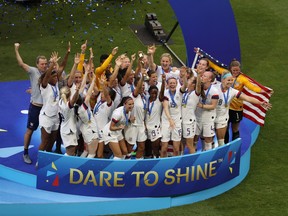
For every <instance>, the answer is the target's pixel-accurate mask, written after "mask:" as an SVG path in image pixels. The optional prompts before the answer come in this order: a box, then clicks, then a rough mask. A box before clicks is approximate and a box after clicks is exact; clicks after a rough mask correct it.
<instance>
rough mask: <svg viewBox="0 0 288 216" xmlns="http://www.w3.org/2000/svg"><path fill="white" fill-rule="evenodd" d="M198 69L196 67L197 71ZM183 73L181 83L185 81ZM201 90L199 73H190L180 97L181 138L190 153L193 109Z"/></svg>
mask: <svg viewBox="0 0 288 216" xmlns="http://www.w3.org/2000/svg"><path fill="white" fill-rule="evenodd" d="M199 70H200V69H198V71H199ZM185 77H186V75H185V74H184V76H183V78H182V80H183V84H184V83H185ZM200 92H201V80H200V75H199V76H197V78H196V77H194V75H193V73H190V77H189V79H188V86H187V89H186V91H185V93H184V94H183V99H182V130H183V138H184V139H185V141H186V146H187V148H188V150H189V153H190V154H193V153H195V148H196V146H195V145H194V136H195V130H196V116H195V110H196V108H197V104H198V101H199V96H200Z"/></svg>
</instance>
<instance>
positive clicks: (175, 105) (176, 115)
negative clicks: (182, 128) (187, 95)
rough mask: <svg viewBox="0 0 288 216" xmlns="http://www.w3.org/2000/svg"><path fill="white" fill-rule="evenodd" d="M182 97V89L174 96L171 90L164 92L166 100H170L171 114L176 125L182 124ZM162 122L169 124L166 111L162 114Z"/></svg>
mask: <svg viewBox="0 0 288 216" xmlns="http://www.w3.org/2000/svg"><path fill="white" fill-rule="evenodd" d="M182 96H183V95H182V93H181V91H180V89H179V90H176V92H175V94H174V95H173V94H172V93H171V92H170V90H169V89H167V90H165V92H164V100H168V102H169V106H168V107H169V108H168V109H169V113H170V115H171V117H172V119H173V120H174V122H175V124H178V123H181V105H182ZM162 121H163V122H165V124H166V123H167V122H169V121H168V119H167V116H166V114H165V112H164V111H163V113H162Z"/></svg>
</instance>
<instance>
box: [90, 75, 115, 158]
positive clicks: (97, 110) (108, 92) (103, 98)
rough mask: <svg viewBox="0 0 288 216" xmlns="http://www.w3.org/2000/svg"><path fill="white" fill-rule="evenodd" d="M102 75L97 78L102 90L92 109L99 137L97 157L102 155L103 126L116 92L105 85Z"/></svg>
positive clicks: (112, 106)
mask: <svg viewBox="0 0 288 216" xmlns="http://www.w3.org/2000/svg"><path fill="white" fill-rule="evenodd" d="M104 77H105V76H103V75H102V76H101V79H99V85H100V87H101V89H102V92H101V93H100V97H98V99H97V101H96V104H95V106H94V109H93V116H94V119H95V122H96V126H97V133H98V139H99V143H98V149H97V158H103V157H104V155H103V153H104V139H103V128H104V127H105V125H106V124H107V123H108V122H109V120H110V119H111V115H112V112H113V110H114V99H115V96H116V92H115V91H114V90H113V89H111V88H110V87H108V86H107V84H106V81H105V80H104Z"/></svg>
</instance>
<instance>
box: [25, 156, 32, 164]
mask: <svg viewBox="0 0 288 216" xmlns="http://www.w3.org/2000/svg"><path fill="white" fill-rule="evenodd" d="M23 160H24V162H25V163H27V164H32V161H31V159H30V157H29V155H28V154H24V155H23Z"/></svg>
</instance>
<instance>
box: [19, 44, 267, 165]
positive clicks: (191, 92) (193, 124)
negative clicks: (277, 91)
mask: <svg viewBox="0 0 288 216" xmlns="http://www.w3.org/2000/svg"><path fill="white" fill-rule="evenodd" d="M19 46H20V44H18V43H16V44H15V52H16V58H17V60H18V64H19V65H20V66H21V67H22V68H24V69H25V70H26V71H27V72H28V73H29V75H30V81H31V88H32V91H31V104H30V109H29V116H28V123H27V132H26V134H25V137H24V155H23V158H24V161H25V162H26V163H32V162H31V160H30V158H29V155H28V146H29V143H30V139H31V136H32V133H33V131H34V130H36V129H37V127H38V122H37V119H38V120H39V126H40V128H41V144H40V146H39V150H43V151H51V150H52V147H53V145H54V142H55V140H56V139H57V134H58V136H59V135H60V138H61V139H62V143H63V145H64V147H65V149H66V153H65V154H66V155H70V156H74V155H76V152H77V150H78V151H79V149H80V147H79V146H81V145H83V146H84V150H83V152H82V154H81V156H82V157H88V158H95V157H97V158H104V157H105V155H104V148H105V146H106V148H107V146H108V147H109V149H110V150H111V151H112V153H113V156H112V157H113V159H115V160H121V159H129V158H131V153H133V152H136V159H143V158H144V157H147V156H149V157H154V158H158V157H161V158H164V157H167V155H168V147H169V145H171V146H173V151H172V155H173V156H178V155H181V154H182V153H183V150H184V148H185V147H187V150H188V152H189V153H191V154H192V153H194V152H195V151H197V150H198V151H199V150H202V151H207V150H210V149H213V148H214V147H215V145H214V137H215V135H216V138H217V141H218V142H217V143H218V146H222V145H224V143H225V141H224V137H225V133H226V131H227V126H228V120H229V106H230V104H231V102H232V101H233V100H234V99H236V100H238V102H239V101H240V102H241V101H242V100H246V101H249V102H251V103H255V104H259V105H261V106H263V107H264V108H265V109H269V108H271V104H269V103H267V102H264V101H258V100H257V99H254V98H252V97H249V96H247V95H245V94H243V93H241V89H239V88H238V89H237V86H239V85H240V86H241V85H242V87H243V85H245V83H244V84H243V82H242V83H239V82H241V81H243V80H242V79H239V78H238V77H239V76H241V70H240V63H239V65H237V64H236V65H235V61H234V63H233V64H232V65H231V67H230V70H231V72H230V71H228V70H225V69H223V68H220V67H219V66H217V65H215V64H213V62H210V61H209V60H208V59H207V58H201V59H200V60H199V61H198V64H197V66H196V67H195V68H192V69H191V68H189V67H186V66H182V67H181V68H176V67H172V57H171V55H170V54H168V53H164V54H162V55H161V58H160V65H157V64H155V63H154V54H155V52H156V47H155V46H154V45H152V46H148V49H147V53H146V54H144V53H143V52H142V51H139V52H137V54H133V55H131V57H130V58H129V57H128V56H127V55H126V54H122V55H119V56H118V57H115V58H116V59H115V65H114V67H113V66H112V64H111V62H112V59H113V57H114V56H116V54H117V51H118V48H117V47H115V48H114V49H113V50H112V52H111V54H110V55H102V56H101V58H100V66H99V67H97V68H95V67H94V63H93V57H94V56H93V50H92V48H90V49H89V51H90V53H89V56H88V55H87V54H86V51H87V50H86V49H87V41H86V42H85V43H84V44H83V45H82V46H81V53H79V54H76V55H75V56H74V64H73V67H72V69H71V72H70V73H69V75H68V76H67V77H66V76H65V73H64V72H63V71H64V68H65V66H66V63H67V59H68V55H69V53H70V44H69V46H68V49H67V53H66V55H65V57H64V59H63V61H62V63H61V64H58V61H59V59H60V57H59V56H58V53H56V52H53V53H52V55H51V57H50V60H49V62H48V63H47V60H46V58H45V57H44V56H42V57H40V58H39V57H38V58H37V62H36V66H37V67H36V68H35V67H30V66H28V65H27V64H25V63H23V61H22V59H21V57H20V54H19ZM87 56H88V57H87ZM39 59H40V62H39ZM135 61H137V63H136V62H135ZM134 62H135V64H134ZM43 65H44V66H43ZM134 65H137V66H136V68H135V69H133V66H134ZM211 65H212V66H213V68H214V70H216V71H218V73H220V74H221V81H216V80H215V71H214V72H213V71H211V70H210V66H211ZM235 67H236V69H237V70H236V69H235ZM235 71H236V72H235ZM36 78H38V79H37V85H35V82H36ZM247 86H248V88H249V87H250V88H251V89H252V90H254V91H256V92H260V91H261V90H259V89H255V88H254V87H253V86H249V84H248V85H247ZM35 95H37V98H38V99H37V100H38V101H36V100H35V99H34V98H35ZM232 103H233V102H232ZM31 107H32V108H31ZM33 107H34V108H37V111H35V110H34V111H33ZM242 111H243V110H242ZM37 112H38V116H39V118H38V116H37ZM239 112H241V110H240V111H239ZM239 112H238V111H236V114H237V116H238V114H239ZM240 114H241V113H240ZM230 115H233V114H231V113H230ZM33 116H34V117H33ZM35 116H36V117H35ZM241 118H242V117H240V118H237V119H235V118H234V117H233V118H231V116H230V119H232V121H231V123H232V125H233V123H234V124H236V125H237V123H239V122H240V121H241ZM31 123H32V124H31ZM234 127H235V130H236V132H237V126H234ZM238 128H239V124H238ZM59 129H60V133H59ZM234 133H235V132H234V130H233V139H235V138H237V136H236V135H235V134H234ZM238 135H239V132H238ZM29 137H30V138H29ZM200 137H201V139H202V140H203V145H202V149H199V148H198V149H197V142H198V140H199V138H200ZM238 137H239V136H238ZM81 140H82V141H81ZM226 142H227V141H226ZM145 149H146V151H145ZM147 149H149V150H151V151H147Z"/></svg>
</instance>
